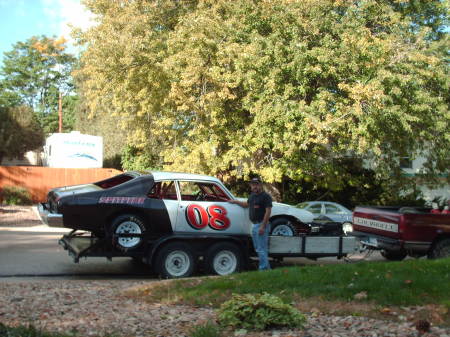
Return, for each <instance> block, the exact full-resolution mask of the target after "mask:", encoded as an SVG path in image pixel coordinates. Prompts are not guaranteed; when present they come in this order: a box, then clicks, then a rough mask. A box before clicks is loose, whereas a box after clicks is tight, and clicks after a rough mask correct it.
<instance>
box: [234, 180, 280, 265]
mask: <svg viewBox="0 0 450 337" xmlns="http://www.w3.org/2000/svg"><path fill="white" fill-rule="evenodd" d="M250 188H251V191H252V193H251V194H250V196H249V197H248V200H247V201H239V200H230V203H232V204H237V205H239V206H241V207H244V208H247V207H248V208H249V217H250V221H251V222H252V223H253V227H252V239H253V246H254V247H255V251H256V253H257V254H258V258H259V270H267V269H270V264H269V247H268V243H269V232H270V225H269V218H270V213H271V211H272V197H271V196H270V195H269V194H268V193H266V192H264V190H263V186H262V182H261V180H259V178H253V179H252V180H250Z"/></svg>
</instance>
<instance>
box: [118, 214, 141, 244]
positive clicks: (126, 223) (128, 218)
mask: <svg viewBox="0 0 450 337" xmlns="http://www.w3.org/2000/svg"><path fill="white" fill-rule="evenodd" d="M145 230H146V228H145V224H144V222H143V221H142V219H141V218H139V217H138V216H136V215H131V214H124V215H120V216H118V217H117V218H116V219H115V220H114V221H113V223H112V225H111V233H112V237H113V244H114V246H115V247H117V248H118V249H120V250H122V251H129V250H132V249H136V248H137V247H139V246H140V245H141V243H142V237H141V235H142V234H144V232H145ZM121 234H127V235H129V234H137V235H138V236H121Z"/></svg>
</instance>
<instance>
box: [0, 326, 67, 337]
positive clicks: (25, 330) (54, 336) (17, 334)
mask: <svg viewBox="0 0 450 337" xmlns="http://www.w3.org/2000/svg"><path fill="white" fill-rule="evenodd" d="M0 336H2V337H67V336H69V335H67V334H62V333H49V332H44V331H42V330H40V329H37V328H35V327H34V326H32V325H30V326H18V327H8V326H6V325H4V324H3V323H0Z"/></svg>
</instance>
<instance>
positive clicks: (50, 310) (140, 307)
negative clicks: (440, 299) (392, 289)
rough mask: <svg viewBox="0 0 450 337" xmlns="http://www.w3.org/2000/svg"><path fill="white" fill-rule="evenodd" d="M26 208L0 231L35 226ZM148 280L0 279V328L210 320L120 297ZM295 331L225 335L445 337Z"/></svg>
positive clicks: (398, 331) (353, 320)
mask: <svg viewBox="0 0 450 337" xmlns="http://www.w3.org/2000/svg"><path fill="white" fill-rule="evenodd" d="M39 224H40V223H39V220H38V219H37V216H36V214H35V212H34V211H33V210H32V208H31V207H18V206H14V207H11V206H4V205H0V235H1V227H14V226H16V227H25V226H26V227H30V226H37V225H39ZM149 282H155V281H154V280H153V281H149V280H139V281H136V280H62V279H38V280H37V279H26V280H23V281H22V280H17V279H8V278H4V279H1V278H0V323H3V324H5V325H9V326H16V325H23V324H25V325H26V324H33V325H34V326H36V327H38V328H42V329H45V330H48V331H59V332H77V333H78V336H103V335H104V334H106V333H116V334H118V335H119V336H121V337H128V336H130V337H131V336H135V337H139V336H161V337H162V336H190V335H191V334H190V331H191V329H192V328H193V327H194V326H197V325H201V324H204V323H206V322H208V321H215V319H216V315H215V312H214V310H213V309H211V308H202V307H193V306H185V305H172V304H165V303H147V302H145V301H142V300H140V299H136V298H133V297H128V296H126V294H125V293H126V291H127V290H129V289H131V288H134V287H141V286H145V285H147V284H148V283H149ZM306 317H307V323H306V326H305V328H304V329H299V330H269V331H263V332H250V331H245V330H237V331H229V332H227V333H226V334H225V336H252V337H263V336H264V337H268V336H273V337H278V336H279V337H288V336H291V337H294V336H302V337H308V336H309V337H325V336H326V337H338V336H339V337H346V336H349V337H350V336H352V337H359V336H361V337H365V336H367V337H369V336H370V337H372V336H373V337H375V336H386V337H387V336H398V337H410V336H411V337H415V336H423V337H438V336H439V337H450V328H449V327H439V326H433V325H432V326H431V328H430V331H429V332H426V333H420V332H419V331H418V330H417V328H416V326H415V325H416V322H414V321H411V320H409V319H408V318H407V317H406V316H405V317H400V321H386V320H380V319H373V318H367V317H357V316H337V315H326V314H322V313H320V312H318V311H313V312H309V313H306Z"/></svg>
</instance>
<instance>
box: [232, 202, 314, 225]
mask: <svg viewBox="0 0 450 337" xmlns="http://www.w3.org/2000/svg"><path fill="white" fill-rule="evenodd" d="M236 199H238V200H240V201H247V199H246V198H236ZM275 215H290V216H293V217H294V218H297V219H298V220H300V221H301V222H303V223H305V224H307V223H311V222H313V220H314V215H313V214H312V213H311V212H309V211H306V210H304V209H300V208H297V207H295V206H292V205H288V204H283V203H281V202H272V213H271V215H270V216H271V217H273V216H275Z"/></svg>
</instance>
